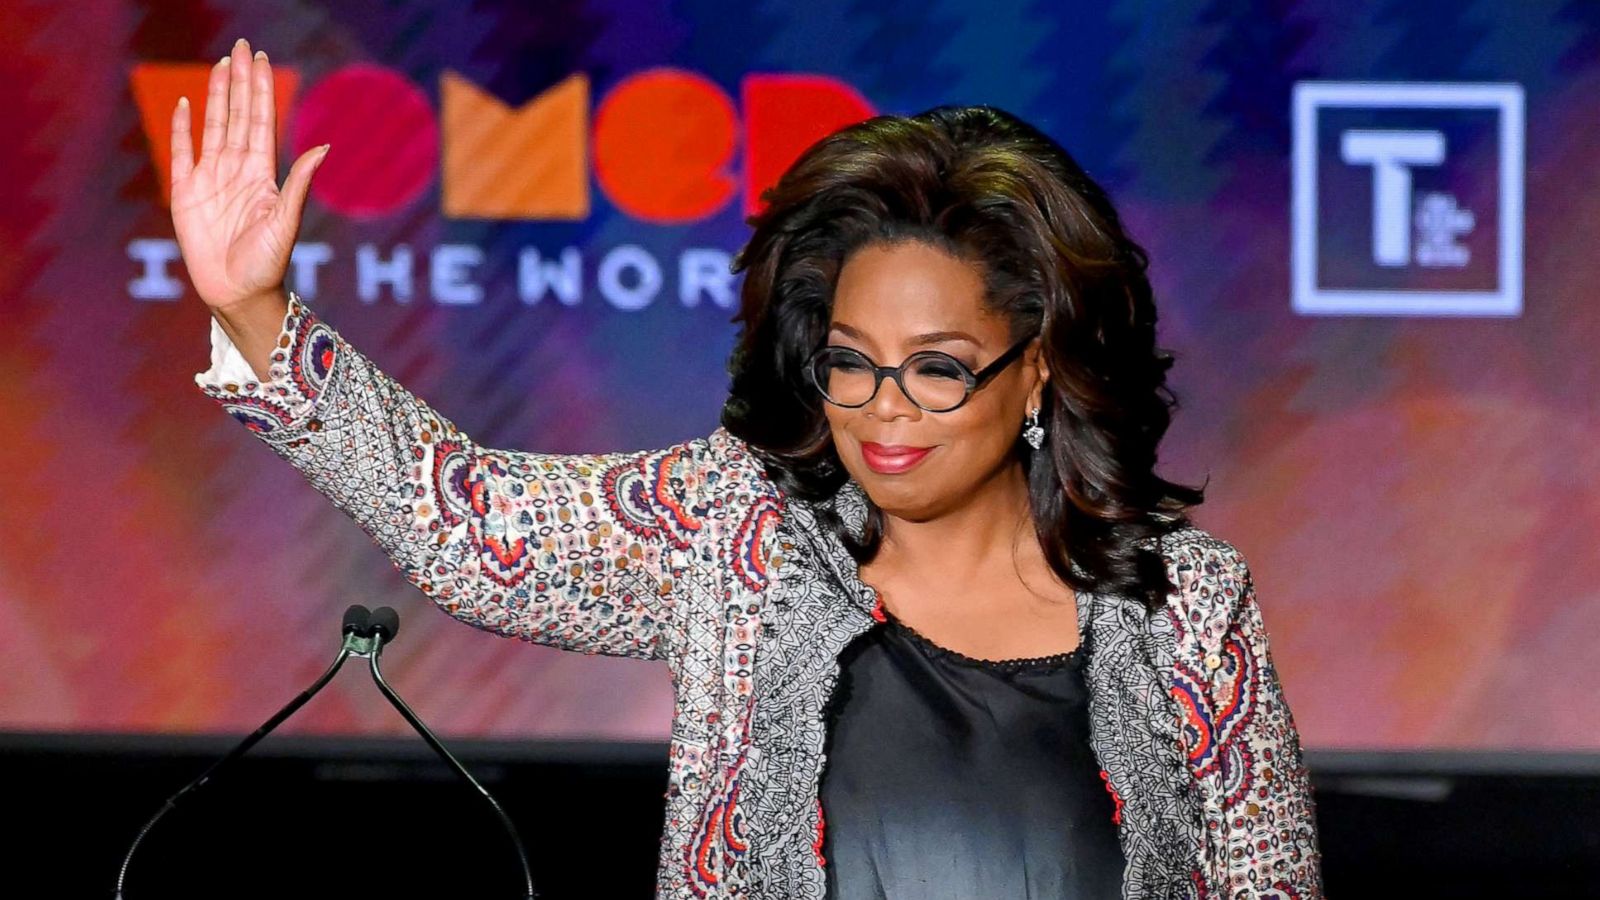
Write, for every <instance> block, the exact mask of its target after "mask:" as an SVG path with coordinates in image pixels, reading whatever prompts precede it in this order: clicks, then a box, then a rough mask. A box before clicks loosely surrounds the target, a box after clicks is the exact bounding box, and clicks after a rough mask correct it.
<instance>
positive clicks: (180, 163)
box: [171, 97, 194, 184]
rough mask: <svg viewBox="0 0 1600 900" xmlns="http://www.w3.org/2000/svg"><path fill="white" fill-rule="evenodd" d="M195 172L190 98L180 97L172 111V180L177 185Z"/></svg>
mask: <svg viewBox="0 0 1600 900" xmlns="http://www.w3.org/2000/svg"><path fill="white" fill-rule="evenodd" d="M193 171H194V135H192V134H190V133H189V98H188V97H179V98H178V105H177V107H176V108H175V109H173V111H172V178H171V183H172V184H177V183H178V182H180V181H182V180H183V179H185V178H188V177H189V173H190V172H193Z"/></svg>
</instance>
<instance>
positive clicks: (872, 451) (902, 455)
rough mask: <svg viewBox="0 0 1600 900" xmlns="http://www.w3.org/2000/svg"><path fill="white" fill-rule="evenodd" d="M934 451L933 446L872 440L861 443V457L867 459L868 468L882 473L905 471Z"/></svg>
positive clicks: (894, 473) (895, 473)
mask: <svg viewBox="0 0 1600 900" xmlns="http://www.w3.org/2000/svg"><path fill="white" fill-rule="evenodd" d="M932 451H933V448H932V447H907V446H905V445H902V444H874V443H872V442H871V441H864V442H862V444H861V458H862V459H864V460H866V462H867V468H869V469H871V470H872V471H874V472H877V473H878V474H880V475H898V474H900V473H901V472H905V471H907V470H909V469H910V468H911V467H912V466H915V465H916V464H917V463H919V462H922V458H923V457H924V456H927V455H928V454H929V453H930V452H932Z"/></svg>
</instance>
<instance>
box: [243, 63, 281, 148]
mask: <svg viewBox="0 0 1600 900" xmlns="http://www.w3.org/2000/svg"><path fill="white" fill-rule="evenodd" d="M250 78H251V79H252V80H253V81H254V82H255V87H254V89H253V90H252V91H251V93H250V140H249V148H250V152H251V153H264V154H266V157H267V162H268V163H270V164H271V169H272V177H273V179H276V178H277V177H278V140H277V139H278V135H277V131H276V128H277V110H276V109H274V107H273V105H272V104H273V99H272V63H270V62H268V61H267V52H266V51H265V50H257V51H256V55H255V57H254V59H252V60H251V62H250Z"/></svg>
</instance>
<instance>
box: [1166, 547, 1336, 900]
mask: <svg viewBox="0 0 1600 900" xmlns="http://www.w3.org/2000/svg"><path fill="white" fill-rule="evenodd" d="M1193 552H1194V554H1195V556H1194V558H1192V559H1191V560H1189V566H1187V567H1186V568H1185V569H1183V570H1180V571H1181V575H1182V577H1183V578H1184V579H1185V580H1187V581H1188V584H1186V585H1184V586H1183V587H1182V590H1183V591H1184V592H1185V593H1186V594H1187V595H1188V596H1189V597H1190V601H1189V602H1188V603H1187V604H1186V608H1185V609H1184V610H1183V612H1184V613H1185V615H1184V616H1183V618H1186V619H1187V621H1178V622H1176V623H1175V624H1177V625H1178V633H1179V635H1180V643H1181V644H1182V645H1183V646H1182V647H1181V649H1180V652H1179V655H1178V664H1177V672H1176V677H1175V680H1174V685H1173V693H1174V695H1175V696H1176V698H1177V700H1178V706H1179V709H1180V710H1181V712H1182V716H1183V722H1182V723H1181V725H1182V727H1181V734H1182V738H1183V743H1184V750H1185V752H1186V754H1187V757H1188V763H1189V771H1190V773H1191V774H1192V775H1193V776H1194V778H1195V779H1196V781H1197V782H1198V783H1199V785H1200V787H1201V796H1202V797H1204V798H1205V802H1204V805H1203V811H1204V815H1205V826H1206V828H1205V830H1206V841H1207V843H1208V845H1209V846H1208V847H1207V852H1206V854H1205V856H1206V861H1207V863H1208V865H1207V868H1208V869H1209V872H1208V873H1207V874H1208V876H1209V878H1210V880H1211V881H1212V883H1213V884H1214V885H1215V886H1216V887H1218V888H1220V889H1221V891H1222V895H1223V896H1225V897H1228V898H1282V900H1289V898H1321V897H1322V896H1323V886H1322V854H1321V848H1320V845H1319V838H1318V835H1317V826H1316V809H1315V800H1314V798H1313V796H1312V792H1311V783H1310V777H1309V773H1308V772H1307V770H1306V767H1305V763H1304V761H1303V759H1302V754H1301V748H1300V736H1299V731H1298V729H1297V728H1296V726H1295V721H1294V716H1293V714H1292V713H1291V712H1290V710H1289V705H1288V702H1287V700H1286V699H1285V697H1284V692H1283V686H1282V684H1281V683H1280V682H1279V680H1278V674H1277V670H1276V668H1275V667H1274V666H1273V661H1272V653H1271V650H1270V648H1269V646H1268V642H1267V630H1266V626H1265V624H1264V623H1263V621H1262V616H1261V607H1260V605H1259V604H1258V603H1257V602H1256V595H1255V587H1254V585H1253V583H1252V581H1251V577H1250V569H1249V566H1248V565H1247V564H1246V562H1245V560H1244V557H1243V555H1242V554H1240V553H1239V551H1238V550H1237V549H1234V548H1233V547H1232V546H1231V545H1228V544H1227V543H1225V542H1222V541H1217V540H1212V541H1207V542H1205V544H1204V545H1197V546H1195V547H1194V548H1193Z"/></svg>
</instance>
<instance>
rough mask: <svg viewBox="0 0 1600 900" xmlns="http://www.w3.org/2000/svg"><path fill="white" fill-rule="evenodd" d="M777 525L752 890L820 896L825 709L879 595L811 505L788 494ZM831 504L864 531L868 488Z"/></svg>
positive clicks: (757, 723)
mask: <svg viewBox="0 0 1600 900" xmlns="http://www.w3.org/2000/svg"><path fill="white" fill-rule="evenodd" d="M784 504H785V505H784V509H783V512H782V515H780V516H779V520H778V525H777V529H776V537H777V548H778V553H779V555H780V556H781V558H782V563H781V564H779V565H778V566H777V574H776V577H775V578H774V579H773V580H772V582H771V583H770V584H769V586H768V588H767V590H768V592H769V595H770V596H769V598H768V604H769V605H768V609H767V612H766V613H765V614H764V615H763V617H762V623H761V638H760V641H759V643H758V646H757V650H756V657H757V660H756V664H755V666H754V669H753V670H752V673H751V677H752V680H753V685H752V691H753V699H754V704H753V708H752V711H751V723H750V743H751V752H750V759H749V762H748V764H747V765H748V767H749V768H748V772H747V781H746V782H745V787H744V790H745V791H746V793H745V797H744V802H745V809H744V815H745V826H746V828H747V829H748V831H749V835H750V848H751V854H752V858H751V876H752V878H751V880H752V884H751V894H750V896H751V897H753V898H754V897H772V898H783V900H789V898H793V900H821V898H822V896H823V893H824V891H825V888H826V883H825V880H824V878H823V872H822V870H821V868H820V867H819V866H818V864H817V862H816V855H815V851H814V848H813V843H814V841H815V836H816V829H817V809H816V790H815V789H816V787H817V783H818V779H819V778H820V775H821V771H822V761H823V756H822V751H823V747H824V741H825V739H826V726H825V724H824V722H823V710H824V707H825V705H826V703H827V701H828V698H829V697H830V696H832V692H833V688H834V685H835V683H836V682H837V681H838V677H839V663H838V656H839V653H840V652H841V651H842V650H843V649H844V648H845V646H846V645H848V644H849V643H850V642H851V641H852V640H854V639H855V638H856V637H857V636H859V635H861V634H862V633H863V632H865V631H866V630H867V629H869V628H871V627H872V625H873V623H874V620H873V618H872V614H871V610H872V609H873V606H874V603H875V600H876V593H875V592H874V591H873V589H872V588H871V587H870V586H868V585H867V584H865V583H864V582H862V581H861V578H860V573H859V568H858V567H857V565H856V562H855V559H854V558H853V557H851V556H850V553H849V551H848V550H846V549H845V547H844V544H843V542H841V541H840V540H839V538H838V537H837V535H835V534H834V533H833V532H832V531H831V530H829V529H827V528H825V527H824V525H823V523H822V522H821V521H820V520H819V519H818V518H817V514H816V512H815V510H814V509H813V508H812V507H811V505H810V504H807V503H805V502H803V501H798V500H795V499H794V498H790V497H785V498H784ZM819 505H823V506H828V507H829V508H832V509H833V510H834V511H835V512H837V513H838V514H839V515H840V516H841V517H842V519H843V521H844V522H845V524H846V525H847V526H848V527H849V528H850V529H852V533H854V534H860V533H861V528H862V527H863V525H864V524H865V521H866V507H865V502H864V499H863V497H862V495H861V489H860V487H859V486H857V485H856V484H855V482H846V484H845V487H844V488H842V489H841V490H840V492H839V494H838V495H836V496H835V497H834V498H832V499H831V500H828V501H824V502H823V503H822V504H819Z"/></svg>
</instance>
